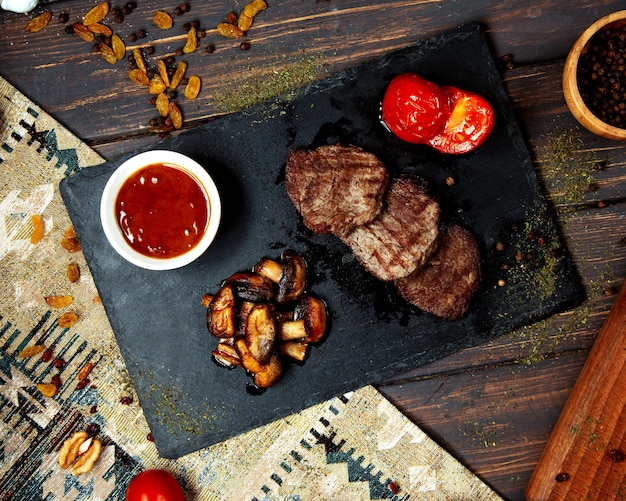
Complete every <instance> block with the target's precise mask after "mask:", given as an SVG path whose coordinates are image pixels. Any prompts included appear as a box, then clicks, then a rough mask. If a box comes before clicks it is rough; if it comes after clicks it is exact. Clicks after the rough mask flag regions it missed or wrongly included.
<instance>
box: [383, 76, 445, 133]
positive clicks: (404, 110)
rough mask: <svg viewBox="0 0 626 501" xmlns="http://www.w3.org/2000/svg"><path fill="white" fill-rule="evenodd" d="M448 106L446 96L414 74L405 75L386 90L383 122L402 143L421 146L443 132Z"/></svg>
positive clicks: (435, 86)
mask: <svg viewBox="0 0 626 501" xmlns="http://www.w3.org/2000/svg"><path fill="white" fill-rule="evenodd" d="M447 103H448V98H447V96H446V95H445V94H444V93H443V92H442V91H441V89H440V88H439V87H438V86H437V85H435V84H434V83H432V82H429V81H427V80H424V79H423V78H422V77H420V76H419V75H416V74H415V73H403V74H401V75H398V76H397V77H395V78H394V79H393V80H391V82H390V83H389V86H388V87H387V91H386V92H385V96H384V97H383V103H382V109H381V119H382V121H383V123H384V124H385V125H386V126H387V127H388V128H389V130H390V131H391V132H393V133H394V134H395V135H396V136H398V137H399V138H400V139H402V140H403V141H407V142H409V143H415V144H422V143H426V142H427V141H428V140H429V139H430V138H432V137H433V136H434V135H436V134H439V133H440V132H441V130H442V129H443V127H444V125H445V124H446V118H447V116H448V106H447Z"/></svg>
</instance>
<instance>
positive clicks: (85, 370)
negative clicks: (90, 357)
mask: <svg viewBox="0 0 626 501" xmlns="http://www.w3.org/2000/svg"><path fill="white" fill-rule="evenodd" d="M92 369H93V364H92V363H91V362H88V363H86V364H85V365H83V366H82V367H81V368H80V370H79V371H78V376H77V377H78V380H79V381H82V380H83V379H87V376H89V373H90V372H91V370H92Z"/></svg>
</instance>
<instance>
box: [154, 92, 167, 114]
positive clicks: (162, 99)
mask: <svg viewBox="0 0 626 501" xmlns="http://www.w3.org/2000/svg"><path fill="white" fill-rule="evenodd" d="M156 108H157V111H158V112H159V115H161V116H162V117H166V116H167V115H169V113H170V100H169V98H168V97H167V94H165V93H164V92H162V93H161V94H159V95H158V96H157V98H156Z"/></svg>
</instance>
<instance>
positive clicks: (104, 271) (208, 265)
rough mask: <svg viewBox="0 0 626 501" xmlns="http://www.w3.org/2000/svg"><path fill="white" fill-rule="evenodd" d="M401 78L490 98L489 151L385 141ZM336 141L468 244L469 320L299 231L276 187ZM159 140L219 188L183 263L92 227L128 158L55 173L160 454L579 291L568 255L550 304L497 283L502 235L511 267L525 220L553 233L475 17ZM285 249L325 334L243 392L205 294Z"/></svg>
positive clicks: (560, 305) (288, 408)
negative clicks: (302, 157) (410, 299)
mask: <svg viewBox="0 0 626 501" xmlns="http://www.w3.org/2000/svg"><path fill="white" fill-rule="evenodd" d="M405 71H415V72H418V73H420V74H421V75H422V76H424V77H425V78H427V79H430V80H432V81H434V82H436V83H438V84H440V85H443V84H449V85H455V86H458V87H461V88H465V89H467V90H470V91H474V92H477V93H479V94H482V95H483V96H484V97H485V98H487V100H488V101H490V102H491V103H492V105H493V106H494V108H495V111H496V120H497V122H496V127H495V129H494V131H493V132H492V134H491V136H490V137H489V138H488V139H487V141H486V142H485V143H484V145H483V146H482V147H481V148H479V149H478V150H477V151H475V152H474V153H471V154H468V155H463V156H443V155H440V154H438V153H436V152H434V151H433V150H431V149H430V148H428V147H427V146H413V145H409V144H406V143H402V142H401V141H399V140H397V139H396V138H394V137H392V136H391V135H390V134H388V133H387V132H386V131H385V129H384V128H383V127H382V126H381V124H380V123H379V121H378V114H379V110H378V107H379V102H380V99H381V97H382V94H383V92H384V89H385V87H386V84H387V83H388V81H389V80H390V79H391V78H392V77H393V76H394V75H396V74H398V73H401V72H405ZM338 141H341V142H342V143H344V144H355V145H358V146H361V147H362V148H364V149H366V150H368V151H371V152H372V153H374V154H376V155H378V156H379V157H380V158H381V159H382V160H383V162H384V163H385V164H386V165H387V167H388V168H389V170H390V172H391V174H392V175H394V174H396V173H398V172H401V171H408V172H415V173H417V174H419V175H422V176H423V177H425V178H426V179H427V180H428V181H429V183H430V185H431V188H432V190H433V192H434V193H435V194H436V195H437V196H438V197H439V199H440V200H441V203H442V211H443V218H444V219H445V220H446V221H448V222H449V221H454V222H457V223H460V224H462V225H463V226H465V227H467V228H469V229H470V230H471V231H472V232H473V233H474V234H475V235H476V236H477V238H478V240H479V242H480V246H481V250H482V257H483V271H484V280H483V284H482V286H481V289H480V291H479V293H478V295H477V297H476V298H475V300H474V302H473V303H472V307H471V311H470V313H469V314H468V315H467V316H466V317H465V318H463V319H462V320H460V321H457V322H445V321H442V320H439V319H437V318H435V317H433V316H431V315H429V314H426V313H423V312H421V311H419V310H418V309H417V308H414V307H412V306H409V305H408V304H406V303H405V302H404V301H403V300H402V299H401V298H400V297H399V296H398V295H397V293H396V292H395V291H394V290H393V288H392V287H390V286H389V285H385V284H383V283H381V282H379V281H377V280H375V279H373V278H372V277H371V276H370V275H368V274H367V273H366V272H365V271H364V270H363V269H362V268H361V266H360V265H359V264H358V263H357V262H356V261H355V260H354V258H353V256H352V254H351V253H350V251H349V250H348V248H347V247H345V246H344V245H343V244H342V243H341V242H340V241H339V240H338V239H336V238H335V237H333V236H330V235H314V234H313V233H311V232H310V231H308V230H307V229H306V228H305V227H304V226H303V224H302V222H301V219H300V217H299V215H298V214H297V213H296V210H295V209H294V207H293V206H292V204H291V202H290V201H289V198H288V197H287V195H286V193H285V190H284V182H283V180H284V164H285V159H286V157H287V152H288V151H289V149H291V148H300V147H309V146H316V145H319V144H332V143H336V142H338ZM157 147H158V148H168V149H172V150H175V151H180V152H182V153H186V154H187V155H189V156H191V157H193V158H195V159H196V160H197V161H198V162H200V163H201V164H203V165H204V166H205V167H206V168H207V170H208V171H209V172H210V174H211V175H212V176H213V177H214V179H215V181H216V183H217V186H218V189H219V190H220V192H221V196H222V200H223V214H224V217H223V221H222V224H221V228H220V231H219V233H218V236H217V239H216V240H215V242H214V244H213V245H212V247H211V248H210V249H209V250H208V251H207V252H206V254H205V255H204V256H203V257H202V258H201V259H200V260H199V261H197V262H196V263H194V264H192V265H189V266H187V267H185V268H182V269H179V270H175V271H171V272H153V271H146V270H142V269H139V268H136V267H135V266H133V265H131V264H128V263H126V262H125V261H124V260H123V259H121V258H120V257H118V256H117V254H116V253H115V252H114V251H113V249H112V248H111V247H110V246H109V244H108V242H107V241H106V239H105V237H104V234H103V232H102V229H101V227H100V222H99V214H98V207H99V201H100V195H101V192H102V190H103V188H104V185H105V183H106V181H107V179H108V177H109V175H110V173H111V172H112V170H113V169H115V167H116V166H117V165H119V164H120V163H121V162H122V161H123V160H124V158H120V159H116V160H113V161H111V162H108V163H105V164H103V165H99V166H96V167H91V168H89V169H85V170H83V171H81V172H79V173H77V174H75V175H73V176H71V177H69V178H67V179H64V180H63V182H62V183H61V193H62V195H63V198H64V200H65V202H66V204H67V208H68V210H69V212H70V215H71V217H72V220H73V222H74V224H75V228H76V231H77V233H78V235H79V237H80V239H81V242H82V244H83V249H84V254H85V257H86V259H87V262H88V264H89V266H90V268H91V272H92V274H93V277H94V280H95V282H96V284H97V286H98V289H99V292H100V295H101V298H102V302H103V304H104V306H105V308H106V311H107V314H108V317H109V319H110V322H111V325H112V328H113V331H114V332H115V335H116V338H117V341H118V343H119V345H120V349H121V352H122V355H123V357H124V359H125V361H126V364H127V367H128V370H129V372H130V375H131V377H132V379H133V382H134V384H135V388H136V391H137V393H138V395H139V398H140V401H141V405H142V407H143V410H144V412H145V415H146V418H147V420H148V423H149V425H150V428H151V430H152V433H153V435H154V439H155V443H156V445H157V448H158V450H159V453H160V454H161V455H162V456H164V457H178V456H181V455H184V454H187V453H189V452H192V451H194V450H197V449H199V448H202V447H205V446H208V445H210V444H213V443H216V442H218V441H221V440H224V439H226V438H228V437H231V436H234V435H236V434H238V433H241V432H244V431H246V430H249V429H252V428H254V427H257V426H259V425H263V424H266V423H269V422H271V421H273V420H276V419H278V418H281V417H284V416H286V415H288V414H290V413H293V412H296V411H298V410H301V409H303V408H306V407H308V406H310V405H313V404H316V403H319V402H321V401H324V400H326V399H328V398H331V397H333V396H336V395H339V394H342V393H344V392H346V391H349V390H354V389H356V388H358V387H361V386H363V385H366V384H370V383H374V382H378V381H381V380H383V379H385V378H388V377H390V376H392V375H395V374H398V373H400V372H402V371H406V370H409V369H412V368H415V367H417V366H419V365H421V364H424V363H426V362H429V361H432V360H435V359H438V358H441V357H443V356H445V355H448V354H450V353H452V352H454V351H457V350H460V349H462V348H465V347H468V346H473V345H477V344H479V343H482V342H484V341H486V340H488V339H491V338H493V337H495V336H498V335H499V334H502V333H505V332H507V331H510V330H512V329H513V328H516V327H519V326H521V325H523V324H526V323H529V322H531V321H535V320H538V319H540V318H542V317H545V316H548V315H550V314H552V313H555V312H557V311H562V310H564V309H566V308H568V307H571V306H573V305H575V304H577V303H578V302H579V301H580V300H581V299H582V297H583V292H582V289H581V287H580V285H579V280H578V277H577V274H576V272H575V269H574V268H573V266H572V263H571V260H570V258H569V255H568V253H567V252H566V251H563V252H562V253H561V254H560V255H559V258H558V259H556V260H555V261H556V267H555V268H554V270H553V273H552V276H554V277H555V280H556V282H555V283H556V287H555V290H554V293H553V294H551V295H550V296H549V297H542V295H541V294H540V293H539V292H540V291H541V290H543V289H542V288H541V287H539V286H538V284H537V283H535V280H536V277H537V276H538V272H531V273H526V274H525V275H524V274H523V273H522V275H521V276H520V277H518V278H517V280H513V279H512V280H511V283H510V284H509V285H508V286H507V287H497V286H496V284H497V281H498V279H499V278H500V277H501V276H502V274H503V272H502V270H501V269H500V268H501V264H502V261H503V259H504V258H503V257H502V256H503V255H505V254H507V252H502V253H497V252H496V251H494V250H493V248H494V246H495V243H496V242H498V241H501V240H502V241H505V242H507V245H508V247H507V249H508V257H509V258H511V252H513V253H514V252H515V249H516V248H518V247H519V246H521V245H526V243H525V242H524V239H523V238H520V237H519V236H518V235H516V234H514V233H512V232H511V231H510V228H511V225H512V224H514V223H517V222H524V221H528V220H529V218H534V219H535V220H536V221H539V224H540V225H541V229H540V231H541V232H542V234H543V235H546V237H547V238H549V241H550V242H552V243H553V242H555V241H556V240H558V239H559V238H560V237H559V232H558V228H557V226H556V224H555V221H554V218H553V215H552V213H551V209H550V207H548V205H547V204H546V202H545V200H544V199H543V197H542V195H541V189H540V186H539V184H538V182H537V178H536V175H535V172H534V170H533V165H532V162H531V159H530V156H529V153H528V150H527V148H526V146H525V144H524V140H523V137H522V134H521V132H520V130H519V128H518V125H517V123H516V120H515V117H514V115H513V113H512V110H511V107H510V104H509V102H508V100H507V97H506V94H505V92H504V90H503V88H502V84H501V81H500V79H499V76H498V73H497V71H496V66H495V63H494V61H493V59H492V56H491V54H490V52H489V48H488V45H487V43H486V40H485V39H484V36H483V34H482V32H481V29H480V26H479V25H477V24H472V25H466V26H462V27H459V28H458V29H456V30H454V31H452V32H447V33H444V34H441V35H439V36H435V37H433V38H429V39H427V40H424V41H422V42H419V43H417V44H415V45H413V46H411V47H408V48H405V49H403V50H399V51H397V52H394V53H392V54H389V55H387V56H384V57H382V58H379V59H375V60H372V61H369V62H367V63H365V64H362V65H360V66H358V67H355V68H354V69H351V70H349V71H345V72H342V73H340V74H337V75H334V76H332V77H330V78H328V79H326V80H324V81H321V82H320V83H316V84H314V85H312V86H309V87H307V88H306V89H303V90H302V91H301V92H300V93H299V95H298V96H296V98H295V99H294V98H293V96H292V98H291V99H278V100H276V101H273V102H268V103H264V104H262V105H259V106H257V107H254V108H252V109H248V110H246V111H244V112H241V113H238V114H236V115H233V116H229V117H226V118H223V119H218V120H216V121H214V122H211V123H208V124H206V125H204V126H201V127H198V128H196V129H193V130H191V131H189V132H186V133H183V134H181V135H179V136H177V137H174V138H171V139H169V140H166V141H164V142H162V143H160V144H159V145H158V146H157ZM448 176H453V177H454V178H455V180H456V184H455V185H454V186H451V187H447V186H446V185H445V179H446V177H448ZM516 239H517V242H516ZM285 248H293V249H295V250H297V251H299V252H300V253H301V254H302V255H303V256H304V257H305V259H306V260H307V262H308V263H309V271H310V273H309V283H310V288H311V289H312V290H313V291H314V292H315V293H316V294H318V295H320V296H321V297H323V298H324V299H325V300H326V301H327V303H328V307H329V311H330V315H331V330H330V335H329V336H328V338H327V339H326V340H325V342H323V343H322V344H321V345H320V346H319V347H315V348H314V349H313V350H312V351H311V353H310V355H309V358H308V359H307V361H306V363H305V364H304V365H303V366H295V365H294V366H289V367H288V368H287V371H286V373H285V375H284V377H283V378H282V379H281V380H280V381H279V383H278V384H276V385H275V386H274V387H272V388H270V389H269V390H267V391H266V392H265V393H263V394H261V395H251V394H249V393H248V392H247V391H246V383H247V381H249V379H248V378H247V377H246V376H245V375H244V373H243V371H241V370H234V371H228V370H226V369H224V368H221V367H218V366H217V365H215V364H214V363H213V362H212V361H211V356H210V354H211V351H212V350H213V349H214V347H215V344H216V342H215V339H213V338H211V336H210V335H209V334H208V333H207V330H206V327H205V309H204V308H203V307H202V306H201V303H200V299H201V296H202V294H203V293H206V292H214V291H216V290H217V288H218V286H219V284H220V282H221V281H222V280H223V279H225V278H226V277H227V276H229V275H230V274H232V273H234V272H236V271H240V270H244V269H250V268H251V267H252V266H253V265H254V264H255V263H256V262H257V260H258V259H259V258H260V257H261V256H263V255H266V256H269V257H273V258H278V256H279V255H280V252H281V251H282V250H283V249H285ZM528 267H529V266H526V267H525V268H520V269H526V268H528ZM544 268H545V266H544Z"/></svg>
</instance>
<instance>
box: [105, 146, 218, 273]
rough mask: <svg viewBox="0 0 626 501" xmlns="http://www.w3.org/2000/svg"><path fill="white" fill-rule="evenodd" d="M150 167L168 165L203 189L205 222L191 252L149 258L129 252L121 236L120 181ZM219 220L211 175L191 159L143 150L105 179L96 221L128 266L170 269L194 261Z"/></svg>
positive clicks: (201, 251) (130, 250) (213, 236)
mask: <svg viewBox="0 0 626 501" xmlns="http://www.w3.org/2000/svg"><path fill="white" fill-rule="evenodd" d="M154 164H172V165H174V166H176V167H177V168H179V169H180V170H182V171H184V172H186V173H187V174H189V175H190V176H191V177H192V178H193V179H194V180H195V181H196V182H197V183H198V184H199V185H200V187H201V188H202V189H203V190H204V192H205V194H206V198H207V202H208V205H209V207H208V214H209V220H208V222H207V225H206V230H205V232H204V234H203V236H202V237H201V239H200V240H199V241H198V242H197V243H196V245H194V246H193V247H192V248H191V249H189V250H188V251H186V252H184V253H183V254H180V255H177V256H174V257H151V256H147V255H145V254H143V253H141V252H138V251H136V250H135V249H133V248H132V247H131V246H130V244H129V243H128V241H127V240H126V238H125V237H124V234H123V232H122V229H121V228H120V225H119V224H118V221H117V218H116V214H115V204H116V200H117V195H118V193H119V190H120V188H121V187H122V185H123V184H124V182H125V181H126V180H127V179H128V178H129V177H130V176H132V175H133V174H134V173H136V172H137V171H138V170H140V169H142V168H144V167H147V166H149V165H154ZM220 218H221V203H220V196H219V192H218V191H217V187H216V186H215V183H214V182H213V179H212V178H211V176H210V175H209V174H208V173H207V171H206V170H205V169H204V168H203V167H202V166H201V165H200V164H199V163H197V162H196V161H195V160H192V159H191V158H189V157H187V156H185V155H183V154H181V153H177V152H175V151H168V150H152V151H146V152H144V153H139V154H138V155H135V156H134V157H131V158H129V159H128V160H126V161H125V162H124V163H122V164H121V165H120V166H119V167H118V168H117V169H116V170H115V171H114V172H113V174H112V175H111V177H110V178H109V180H108V182H107V184H106V186H105V187H104V191H103V193H102V199H101V201H100V220H101V222H102V228H103V230H104V234H105V235H106V237H107V239H108V241H109V243H110V244H111V246H112V247H113V248H114V249H115V251H116V252H117V253H118V254H119V255H120V256H122V257H123V258H124V259H126V260H127V261H129V262H130V263H132V264H134V265H136V266H139V267H141V268H145V269H148V270H172V269H175V268H181V267H182V266H185V265H187V264H189V263H191V262H192V261H194V260H196V259H197V258H198V257H200V256H201V255H202V254H203V253H204V252H205V251H206V250H207V249H208V248H209V246H210V245H211V243H212V242H213V239H214V238H215V235H216V234H217V230H218V228H219V224H220Z"/></svg>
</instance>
